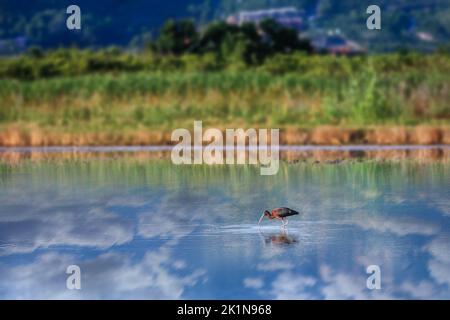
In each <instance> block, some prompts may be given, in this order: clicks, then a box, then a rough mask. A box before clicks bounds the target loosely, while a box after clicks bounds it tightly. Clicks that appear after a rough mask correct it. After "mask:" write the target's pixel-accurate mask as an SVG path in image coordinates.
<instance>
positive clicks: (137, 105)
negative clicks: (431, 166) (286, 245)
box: [0, 0, 450, 145]
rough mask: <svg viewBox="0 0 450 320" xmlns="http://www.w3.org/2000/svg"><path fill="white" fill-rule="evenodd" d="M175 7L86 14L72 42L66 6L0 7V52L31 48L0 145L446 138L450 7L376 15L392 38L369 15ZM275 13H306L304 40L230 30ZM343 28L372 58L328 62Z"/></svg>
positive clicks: (4, 89)
mask: <svg viewBox="0 0 450 320" xmlns="http://www.w3.org/2000/svg"><path fill="white" fill-rule="evenodd" d="M166 2H167V3H166ZM166 2H161V1H141V0H134V1H129V2H124V1H108V6H107V8H105V3H104V2H103V5H102V2H101V1H100V2H90V1H89V2H88V1H78V5H79V6H80V7H81V8H82V29H81V30H80V31H75V32H74V31H68V30H67V28H66V27H65V19H66V16H67V15H66V14H65V8H66V5H69V4H70V3H69V2H67V3H66V2H65V1H50V0H45V1H44V0H39V1H35V2H33V3H29V2H27V1H22V0H17V1H15V2H14V5H13V3H12V2H9V1H8V2H7V1H3V0H0V9H1V10H0V49H1V48H2V45H3V48H5V46H6V43H7V42H5V41H4V40H1V39H16V38H14V37H25V38H26V46H25V47H24V48H23V52H19V53H15V54H9V55H4V56H2V57H0V145H1V144H2V143H3V144H6V142H4V141H6V140H8V141H9V142H8V144H9V145H14V144H15V143H16V142H15V141H16V140H17V141H19V140H20V139H21V138H20V136H21V134H16V133H17V131H20V132H23V131H27V132H33V131H36V132H40V134H43V135H45V134H48V132H57V133H58V132H59V133H67V132H72V133H89V132H92V133H100V132H101V133H111V134H115V135H120V134H122V133H124V134H125V133H127V132H149V131H153V132H154V131H158V130H161V131H165V132H170V130H172V129H174V128H177V127H181V126H183V127H191V126H192V122H193V121H194V120H199V119H201V120H203V121H204V122H205V125H214V126H216V127H221V128H225V127H227V126H234V127H237V126H243V127H249V126H254V127H262V126H276V127H279V128H291V127H294V128H312V127H315V126H321V125H332V126H343V127H358V128H362V127H366V126H368V125H371V126H399V125H400V126H416V125H422V124H425V125H431V126H444V127H448V124H449V120H450V106H449V104H448V101H450V53H449V50H448V49H447V44H448V41H449V38H450V37H449V35H450V33H449V30H450V29H449V19H444V18H443V17H448V16H449V15H448V14H447V15H446V13H448V12H449V11H448V10H449V7H450V6H449V5H450V3H449V2H450V1H426V2H425V1H402V0H396V1H379V3H380V6H381V7H382V10H384V11H382V12H383V13H382V28H383V29H382V31H368V30H367V28H366V27H365V19H366V18H367V14H366V13H365V9H366V8H367V5H368V4H369V3H368V2H367V1H350V0H346V1H328V0H297V1H288V0H286V1H283V0H280V1H262V0H261V1H257V0H253V1H203V0H201V1H200V0H199V1H177V2H176V3H175V2H174V1H166ZM366 2H367V3H366ZM274 4H276V5H277V6H282V5H296V6H298V7H300V8H302V12H303V14H304V17H305V18H306V19H308V27H307V32H306V33H305V34H301V36H298V31H296V30H294V29H291V28H288V27H286V26H284V25H282V24H279V23H278V22H276V21H275V20H270V19H266V20H263V21H261V22H260V23H259V24H258V25H255V24H252V23H243V24H230V23H226V22H225V21H224V19H226V17H228V16H229V15H231V14H234V13H236V12H238V11H239V10H246V9H254V8H265V7H270V6H273V5H274ZM171 18H174V19H171ZM337 27H338V28H340V29H342V30H343V31H339V32H344V31H345V33H346V34H347V35H351V36H352V37H353V39H356V40H358V41H360V43H361V44H363V45H364V46H366V48H368V50H367V51H363V52H358V54H349V55H340V56H337V55H330V54H323V53H321V52H318V51H317V50H316V49H315V47H314V45H313V41H312V40H313V37H314V33H315V32H316V31H320V30H322V29H323V30H328V29H333V28H337ZM311 30H313V32H312V31H311ZM333 32H336V30H335V31H333ZM419 32H427V34H429V35H431V36H432V40H430V39H429V38H427V41H421V40H420V39H419V38H418V36H417V34H418V33H419ZM11 128H13V129H11ZM11 130H12V131H11ZM5 132H6V133H5ZM8 132H9V133H8ZM11 132H13V133H14V134H16V135H18V136H19V138H15V135H14V134H11ZM2 135H3V137H6V138H3V140H2ZM8 135H9V136H8ZM27 136H32V135H27ZM438 136H439V137H438V138H436V139H434V140H433V141H438V142H439V141H443V140H442V139H441V138H440V136H441V134H440V133H439V134H438ZM11 137H12V138H11ZM27 139H28V138H27ZM30 139H31V138H30ZM2 141H3V142H2ZM27 141H28V140H27ZM27 141H25V142H23V141H22V142H20V143H19V142H18V143H19V144H21V145H23V144H24V143H28V142H27ZM37 141H40V142H39V143H46V142H45V141H44V140H43V139H38V140H37ZM42 141H44V142H42ZM103 141H105V140H103ZM118 141H119V142H121V141H122V140H120V139H119V140H118ZM60 142H61V141H59V140H57V141H56V142H54V143H60ZM113 142H114V141H112V142H111V143H113Z"/></svg>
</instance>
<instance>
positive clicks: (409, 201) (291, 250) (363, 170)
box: [0, 157, 450, 299]
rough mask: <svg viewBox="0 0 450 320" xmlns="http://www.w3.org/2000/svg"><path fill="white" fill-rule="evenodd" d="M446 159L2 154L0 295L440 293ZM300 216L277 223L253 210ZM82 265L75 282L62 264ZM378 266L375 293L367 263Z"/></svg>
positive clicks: (447, 224) (446, 279) (446, 244)
mask: <svg viewBox="0 0 450 320" xmlns="http://www.w3.org/2000/svg"><path fill="white" fill-rule="evenodd" d="M449 169H450V163H449V162H447V161H444V162H439V163H438V162H436V163H434V162H430V163H420V162H416V161H410V160H405V161H400V162H398V161H397V162H390V161H387V162H378V161H363V162H344V163H339V164H314V163H312V162H306V163H297V164H286V163H283V164H282V165H281V167H280V171H279V173H278V174H277V175H276V176H265V177H264V176H260V175H259V169H258V168H256V167H251V166H234V167H227V166H216V167H208V166H196V167H187V166H186V167H185V166H183V167H176V166H173V165H172V164H171V163H170V162H169V161H168V160H164V159H162V160H152V161H149V160H142V159H141V160H136V159H134V158H133V157H125V158H118V159H107V158H106V159H105V158H101V159H95V158H94V159H84V160H74V159H68V160H67V159H66V160H62V161H57V160H54V159H53V160H47V161H28V160H24V161H20V162H19V163H15V164H14V165H7V164H3V165H2V164H0V204H1V205H0V298H2V299H5V298H13V299H16V298H32V299H37V298H39V299H48V298H56V299H58V298H67V299H105V298H113V299H116V298H118V299H129V298H137V299H179V298H186V299H196V298H201V299H215V298H221V299H286V298H287V299H315V298H317V299H341V298H342V299H347V298H349V299H365V298H368V299H377V298H387V299H405V298H406V299H408V298H423V299H427V298H433V299H436V298H438V299H439V298H441V299H450V287H449V286H450V170H449ZM277 206H288V207H291V208H294V209H297V210H299V211H301V212H302V215H301V216H296V217H293V218H291V219H290V222H289V225H288V227H287V229H286V230H283V229H281V228H280V224H279V222H277V221H268V220H264V222H263V223H262V226H261V228H258V226H257V221H258V219H259V217H260V215H261V213H262V212H263V210H264V209H267V208H272V207H277ZM69 265H78V266H79V267H80V269H81V286H82V288H81V290H68V289H67V288H66V279H67V277H68V274H66V268H67V267H68V266H69ZM370 265H378V266H379V267H380V270H381V289H380V290H369V289H368V288H367V286H366V280H367V278H368V277H369V275H368V274H367V273H366V268H367V267H368V266H370Z"/></svg>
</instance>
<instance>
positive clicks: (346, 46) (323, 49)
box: [311, 33, 367, 56]
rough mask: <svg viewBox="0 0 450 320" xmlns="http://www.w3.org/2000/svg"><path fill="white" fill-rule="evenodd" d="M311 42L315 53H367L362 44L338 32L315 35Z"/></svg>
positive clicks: (349, 54) (348, 54)
mask: <svg viewBox="0 0 450 320" xmlns="http://www.w3.org/2000/svg"><path fill="white" fill-rule="evenodd" d="M311 44H312V46H313V48H314V51H315V52H317V53H327V54H334V55H347V56H351V55H359V54H366V53H367V50H366V49H365V48H364V47H363V46H361V45H360V44H358V43H357V42H355V41H352V40H349V39H347V38H346V37H345V36H343V35H341V34H339V33H331V34H327V35H318V36H315V37H313V38H312V41H311Z"/></svg>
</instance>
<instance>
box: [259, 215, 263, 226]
mask: <svg viewBox="0 0 450 320" xmlns="http://www.w3.org/2000/svg"><path fill="white" fill-rule="evenodd" d="M262 219H264V213H263V214H262V216H261V218H259V221H258V225H260V224H261V221H262Z"/></svg>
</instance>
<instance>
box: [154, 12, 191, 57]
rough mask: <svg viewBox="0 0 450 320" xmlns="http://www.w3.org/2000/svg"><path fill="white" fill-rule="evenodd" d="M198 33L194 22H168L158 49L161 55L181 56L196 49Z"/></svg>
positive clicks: (163, 28)
mask: <svg viewBox="0 0 450 320" xmlns="http://www.w3.org/2000/svg"><path fill="white" fill-rule="evenodd" d="M197 40H198V33H197V30H196V27H195V24H194V22H193V21H192V20H179V21H174V20H168V21H167V22H166V23H165V24H164V26H163V27H162V29H161V33H160V36H159V38H158V40H157V42H156V48H157V50H159V51H160V52H161V53H165V54H167V53H169V54H175V55H180V54H183V53H186V52H188V51H190V50H191V49H192V48H194V47H195V45H196V43H197Z"/></svg>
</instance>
